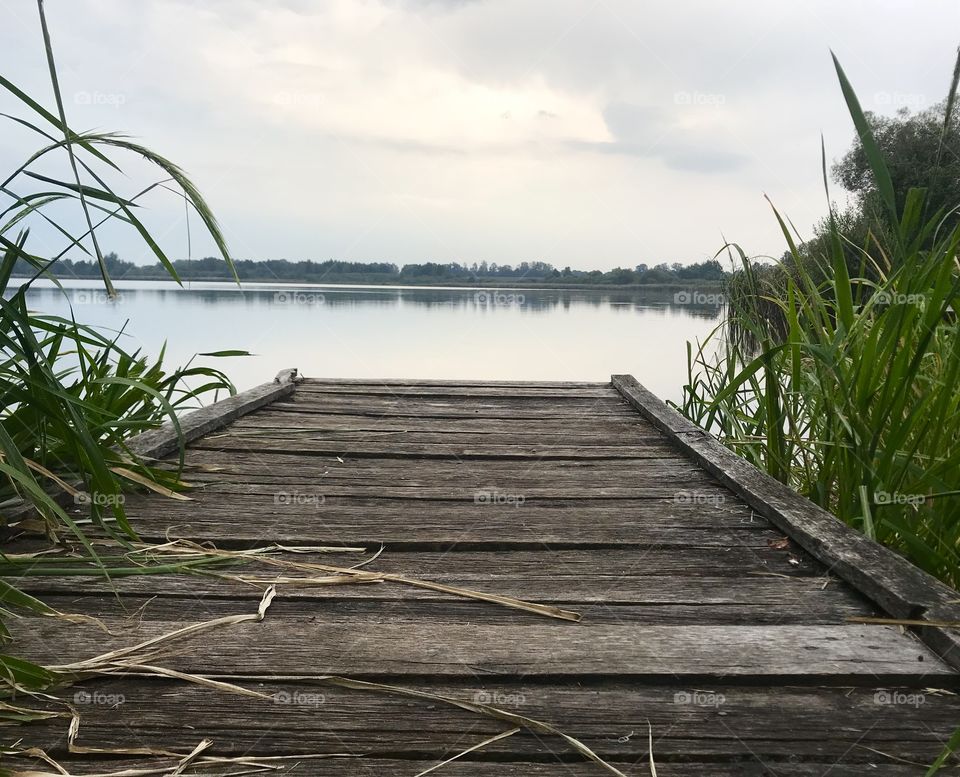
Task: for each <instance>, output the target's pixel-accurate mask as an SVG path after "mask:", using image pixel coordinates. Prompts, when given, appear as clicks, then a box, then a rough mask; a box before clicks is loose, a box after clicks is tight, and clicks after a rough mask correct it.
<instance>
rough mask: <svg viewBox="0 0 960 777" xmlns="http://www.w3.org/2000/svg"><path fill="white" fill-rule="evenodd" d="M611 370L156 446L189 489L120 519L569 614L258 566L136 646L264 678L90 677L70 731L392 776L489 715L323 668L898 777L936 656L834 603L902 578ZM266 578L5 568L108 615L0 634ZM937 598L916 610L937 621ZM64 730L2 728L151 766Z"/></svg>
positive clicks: (197, 599)
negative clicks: (167, 639) (231, 690)
mask: <svg viewBox="0 0 960 777" xmlns="http://www.w3.org/2000/svg"><path fill="white" fill-rule="evenodd" d="M615 385H616V386H617V388H615ZM625 385H626V384H625V383H624V382H623V381H620V380H618V379H617V378H615V379H614V382H613V383H586V384H584V383H578V384H569V383H563V382H540V383H532V384H527V383H520V382H515V381H513V382H511V381H508V382H502V383H496V382H478V381H448V382H444V381H392V380H385V381H377V380H354V381H337V380H326V379H324V380H311V379H308V380H306V381H302V382H300V383H299V384H298V385H296V387H293V386H292V385H291V387H290V389H289V391H290V393H289V394H287V395H286V396H284V397H281V398H280V399H276V400H275V401H272V402H271V403H270V404H269V405H265V406H263V407H260V408H259V409H257V410H255V411H254V412H250V413H248V414H246V415H244V416H243V417H242V418H236V419H233V420H232V422H231V423H229V424H228V425H227V426H225V427H222V428H220V429H217V430H209V429H208V430H205V431H204V432H203V433H201V434H200V436H199V437H198V438H197V439H196V440H195V441H194V442H193V444H191V445H190V446H189V447H188V449H187V452H186V461H187V469H186V474H185V477H186V479H187V480H188V481H189V482H191V483H192V484H193V485H194V488H193V489H191V491H190V492H189V493H190V496H191V497H192V501H190V502H174V501H170V500H166V499H162V498H160V497H159V496H157V495H153V494H149V495H148V494H136V495H133V494H132V495H130V496H129V498H128V500H127V502H126V509H127V512H128V515H129V517H130V520H131V522H132V524H133V525H134V526H135V528H136V529H137V531H138V532H139V533H140V534H141V536H142V537H144V538H147V539H156V540H160V539H163V538H165V537H168V536H171V537H183V538H188V539H192V540H196V541H201V542H213V543H216V544H218V545H220V546H222V547H225V548H245V547H252V546H258V545H265V544H270V543H280V544H283V545H290V546H292V545H344V546H359V547H364V548H367V552H366V553H359V554H358V553H348V552H343V551H339V552H333V553H327V554H297V555H296V556H293V555H292V554H290V555H287V556H285V557H286V558H288V559H292V558H295V559H297V560H299V561H314V562H318V563H326V564H333V565H339V566H349V565H352V564H356V563H358V562H360V561H362V560H364V559H368V558H369V557H370V555H371V554H372V553H374V552H376V551H378V550H380V549H381V545H382V546H383V552H382V554H381V555H380V556H379V558H377V559H376V560H375V561H374V562H373V563H372V564H370V565H368V566H366V567H364V569H366V570H367V571H371V572H377V571H380V572H384V573H389V574H400V575H407V576H410V577H415V578H420V579H424V580H428V581H433V582H436V583H441V584H445V585H451V586H460V587H463V588H467V589H471V590H475V591H479V592H484V593H491V594H501V595H506V596H513V597H517V598H522V599H526V600H530V601H538V602H544V603H549V604H555V605H559V606H563V607H564V608H566V609H571V610H574V611H576V612H578V613H579V614H580V615H581V616H582V621H581V622H580V623H570V622H561V621H553V620H548V619H545V618H542V617H540V616H536V615H533V614H530V613H528V612H521V611H518V610H513V609H507V608H505V607H500V606H497V605H494V604H491V603H489V602H484V601H477V600H469V599H464V598H460V597H456V596H453V595H450V594H448V593H445V592H441V591H435V590H426V589H419V588H414V587H409V586H405V585H402V584H399V583H396V582H389V581H384V582H378V583H372V584H364V585H338V586H329V585H327V586H318V585H311V584H308V583H306V582H304V581H301V582H299V583H294V582H280V583H279V584H278V595H277V597H276V599H275V600H274V602H273V604H272V606H271V607H270V609H269V610H268V612H267V614H266V617H265V619H264V620H263V622H260V623H252V622H247V623H241V624H237V625H233V626H229V627H222V628H219V629H217V630H216V631H212V632H208V633H205V634H203V635H202V636H198V637H195V638H192V639H187V640H183V641H180V642H178V643H177V644H176V645H174V646H172V649H171V651H170V652H169V654H167V655H164V656H163V657H161V658H159V659H157V660H156V661H155V663H158V664H161V665H163V666H167V667H171V668H177V669H181V670H186V671H191V672H198V673H204V674H211V675H215V676H217V677H219V678H220V679H223V680H226V681H228V682H232V683H237V684H239V685H242V686H244V687H247V688H250V689H252V690H255V691H257V692H259V693H263V694H265V696H266V697H267V698H264V699H255V698H249V697H242V696H236V695H232V694H228V693H223V692H218V691H215V690H213V689H210V688H202V687H199V686H196V685H191V684H187V683H183V682H178V681H173V680H169V679H161V678H157V677H144V676H126V677H117V678H92V679H90V680H88V681H86V682H84V683H82V684H81V685H79V686H77V687H76V688H72V689H68V690H67V691H66V697H65V698H66V700H67V701H68V702H69V703H71V704H72V706H73V707H74V708H75V709H77V710H78V712H79V713H80V716H81V722H80V737H79V739H78V744H80V745H86V746H89V747H102V748H117V747H124V746H131V745H133V746H140V747H157V748H164V749H168V750H175V751H178V752H181V753H183V754H186V753H188V752H189V751H190V750H192V749H193V748H194V747H195V746H196V745H197V743H198V742H199V741H200V740H201V739H203V738H204V737H210V738H211V739H212V740H213V742H214V744H213V748H212V749H211V751H209V752H210V753H212V754H215V755H225V756H236V755H241V754H250V755H254V756H261V757H271V756H280V755H291V754H315V753H320V754H325V755H328V756H333V757H330V758H325V759H323V760H312V759H304V760H302V761H300V762H297V761H296V760H294V761H288V762H283V763H282V764H276V765H277V766H282V767H283V768H280V769H278V773H280V774H285V773H292V774H297V775H299V774H303V775H315V774H320V775H330V777H341V775H342V776H343V777H346V775H398V776H399V775H403V776H404V777H413V775H415V774H417V773H418V772H419V771H421V770H422V769H425V768H428V767H429V766H431V765H435V764H436V763H438V762H439V761H440V760H442V759H443V758H445V757H450V756H452V755H455V754H457V753H459V752H461V751H463V750H464V749H466V748H468V747H471V746H472V745H475V744H477V743H479V742H481V741H482V740H484V739H487V738H489V737H491V736H493V735H494V734H496V733H498V732H502V731H503V730H504V729H505V728H506V725H505V724H504V723H503V722H502V721H495V720H491V719H489V718H486V717H483V716H480V715H477V714H475V713H471V712H468V711H466V710H464V709H460V708H457V707H454V706H450V705H447V704H444V703H443V702H442V701H438V700H425V699H413V698H409V697H404V696H397V695H388V694H383V693H371V692H369V691H357V690H348V689H345V688H341V687H334V686H330V685H325V684H323V683H322V682H320V681H319V680H318V679H317V678H318V676H320V675H324V674H327V673H336V674H342V675H347V676H352V677H360V678H368V679H375V680H379V681H382V682H385V683H388V684H391V685H395V686H400V687H404V688H409V689H416V690H422V691H427V692H431V693H437V694H441V695H443V696H447V697H450V698H454V699H463V700H466V701H468V702H471V701H473V702H481V703H490V704H493V705H494V706H499V707H501V708H503V709H505V710H507V711H510V712H514V713H518V714H521V715H526V716H529V717H530V718H533V719H536V720H541V721H545V722H548V723H550V724H553V725H556V726H557V727H558V728H559V729H560V730H562V731H564V732H565V733H567V734H569V735H571V736H575V737H577V738H579V739H580V740H581V741H582V742H583V743H584V744H585V745H587V746H588V747H590V748H592V749H593V751H594V752H596V753H598V754H599V755H600V756H601V757H603V758H605V759H607V760H609V761H610V763H612V764H615V765H616V766H617V768H619V769H621V770H622V771H623V772H624V773H625V774H627V775H629V776H630V777H635V776H638V775H645V774H648V773H649V769H648V767H647V761H648V757H649V755H648V740H647V726H648V723H649V725H650V727H651V728H652V732H653V740H654V743H653V751H654V754H655V757H656V759H657V773H658V774H660V775H661V777H663V775H667V776H668V777H672V776H673V775H681V774H682V775H688V774H710V775H718V777H733V775H747V777H771V776H772V775H779V776H782V777H800V776H801V775H819V776H820V777H822V775H824V774H830V775H831V777H837V776H839V777H854V775H861V774H876V775H880V776H881V777H882V776H883V775H888V776H889V777H904V775H906V774H914V773H917V770H918V768H919V767H918V766H916V764H928V763H930V762H931V761H932V760H933V759H934V758H935V757H936V756H937V755H938V754H939V752H940V750H941V749H942V747H943V743H944V742H945V741H946V739H947V738H948V737H949V736H950V735H951V734H952V732H953V730H954V729H955V728H956V721H957V720H958V719H960V701H958V699H960V696H957V695H955V693H956V692H957V691H960V679H958V678H960V675H958V674H957V672H956V671H955V670H954V668H953V667H951V666H950V665H948V664H947V663H946V662H944V661H942V660H941V659H940V658H938V657H937V655H935V653H934V652H933V651H932V650H931V649H930V648H929V647H928V646H927V645H924V644H923V643H922V642H921V641H920V640H919V639H918V638H917V636H915V635H913V634H912V633H910V632H906V631H903V630H901V629H899V628H897V627H893V626H877V625H860V624H856V623H852V622H851V621H850V619H855V618H862V617H864V616H878V615H881V616H882V615H885V614H890V613H891V612H894V611H895V612H902V611H904V610H903V609H902V608H901V609H897V607H900V605H901V604H903V603H905V602H906V601H907V599H908V598H909V589H908V587H900V588H894V590H893V594H894V595H893V596H892V597H891V598H884V597H882V596H880V597H877V596H875V595H872V594H871V595H869V596H868V595H865V594H864V592H862V590H861V586H859V585H857V584H856V580H855V579H852V578H851V577H849V576H848V577H844V575H843V574H841V570H842V569H843V565H842V563H841V564H839V565H838V563H837V562H838V559H837V558H834V557H832V556H829V555H827V556H824V555H822V554H821V555H818V554H817V553H811V552H809V549H810V547H814V548H815V547H817V546H816V544H815V543H814V544H813V545H811V542H810V538H809V536H808V534H809V533H810V532H811V531H812V530H811V529H810V524H802V525H801V526H800V530H798V533H797V536H796V537H794V536H793V533H792V532H793V528H792V527H793V523H791V521H790V520H784V519H783V518H782V516H781V514H780V513H782V512H783V510H784V509H785V508H784V505H785V504H786V503H784V502H781V501H776V500H774V499H773V498H772V497H769V496H764V494H763V490H762V486H763V484H762V483H759V485H758V488H759V489H760V491H761V494H760V496H758V495H757V494H752V493H748V490H745V489H744V487H743V486H742V485H741V484H739V480H738V478H739V477H740V473H741V470H739V469H736V468H734V469H730V468H729V467H720V466H715V465H712V464H710V463H709V459H710V455H711V453H710V451H709V450H707V449H705V448H703V449H700V448H698V447H697V445H699V443H697V444H696V445H695V444H694V442H692V441H695V440H696V439H697V438H698V437H702V435H700V434H699V433H697V434H694V433H693V432H692V431H691V430H690V428H689V427H688V426H685V423H686V422H684V421H683V419H679V420H678V417H674V416H671V415H670V414H669V413H663V412H662V408H660V407H658V406H653V407H652V409H651V410H650V411H649V412H645V411H643V410H641V412H637V410H638V408H637V407H636V406H635V405H636V404H637V397H636V396H635V395H634V394H631V393H630V392H629V391H628V392H627V395H626V396H623V395H621V390H622V389H623V387H624V386H625ZM634 393H635V392H634ZM640 398H641V400H643V402H647V403H649V402H652V400H649V398H648V397H646V396H645V395H642V396H641V397H640ZM643 402H641V404H643ZM660 404H662V403H660ZM674 415H675V414H674ZM684 446H687V447H684ZM688 448H689V449H690V450H688ZM697 451H699V453H697ZM777 499H778V500H779V499H780V497H779V496H778V497H777ZM801 501H802V500H801ZM787 507H790V509H797V510H799V509H800V508H799V506H798V503H796V502H791V503H790V504H788V505H787ZM778 511H780V512H778ZM77 517H82V513H80V512H78V513H77ZM804 532H807V534H805V533H804ZM827 539H829V537H828V538H827ZM18 542H19V545H14V546H12V549H13V550H16V549H17V547H21V546H22V547H23V548H30V547H32V546H31V545H30V541H28V540H26V539H23V540H20V541H18ZM5 549H6V548H5ZM863 553H865V554H867V555H862V556H859V557H855V556H844V557H842V558H840V559H839V561H845V562H846V563H848V564H854V563H856V561H857V558H860V559H863V560H867V561H869V559H870V558H871V557H870V556H869V553H868V551H867V550H863ZM279 571H280V570H278V569H276V568H265V567H249V568H232V569H230V570H229V572H230V573H231V574H234V575H236V574H242V575H247V576H250V577H253V578H255V579H256V582H249V581H248V582H242V581H240V580H238V579H231V578H224V577H211V576H206V575H204V576H170V575H162V576H160V575H157V576H141V577H124V578H119V579H117V580H115V581H111V582H106V581H101V580H91V579H79V578H73V577H62V576H55V575H51V576H44V577H32V578H29V579H26V580H25V581H20V584H21V585H22V587H23V588H24V589H25V590H27V591H29V592H32V593H34V594H36V595H39V596H41V597H42V598H43V599H44V600H46V601H47V602H49V603H50V605H51V606H53V607H55V608H56V609H57V610H59V611H61V612H68V613H84V614H87V615H92V616H95V617H97V618H100V619H101V621H102V623H103V625H105V626H106V627H107V628H108V629H109V633H107V632H104V631H103V630H102V629H101V628H100V627H98V626H97V625H96V624H95V623H94V622H92V621H88V622H85V623H81V624H73V623H64V622H61V621H57V620H55V619H50V618H37V617H28V618H22V619H18V620H14V621H13V622H12V624H11V626H12V629H13V631H14V636H15V641H14V643H13V651H14V652H15V653H16V654H17V655H22V656H30V657H34V658H38V659H43V660H49V661H54V660H55V661H57V662H63V661H66V660H69V659H71V658H87V657H90V656H93V655H96V654H100V653H103V652H104V651H106V650H109V649H111V648H114V647H118V646H121V645H130V644H135V643H137V642H139V641H141V640H143V639H146V638H148V637H151V636H157V635H161V634H164V633H168V632H169V631H171V630H174V629H178V628H182V627H183V626H185V625H188V624H190V623H196V622H199V621H204V620H208V619H213V618H220V617H223V616H227V615H235V614H239V613H249V612H252V611H253V610H255V608H256V604H257V602H258V601H259V598H260V596H261V593H262V591H263V590H264V589H265V588H266V586H267V585H268V582H269V581H271V580H275V578H276V575H277V573H278V572H279ZM283 574H285V575H291V574H292V575H294V576H296V574H298V573H297V572H291V571H290V570H285V571H284V572H283ZM866 593H868V594H869V593H870V592H869V591H867V592H866ZM897 596H900V597H901V599H902V600H903V601H900V600H898V599H897ZM881 605H891V608H887V607H885V606H881ZM939 606H940V607H941V609H937V608H936V607H934V606H931V607H929V609H927V610H926V611H927V612H929V613H933V612H942V613H943V614H945V615H949V614H950V613H951V612H952V611H951V610H950V607H952V605H950V604H949V603H947V602H941V603H940V605H939ZM929 644H930V645H933V646H934V647H936V644H935V643H934V642H931V643H929ZM76 694H80V695H76ZM84 694H85V695H84ZM111 700H112V702H111ZM121 700H122V701H121ZM118 701H119V703H118ZM66 723H67V721H65V720H61V719H56V720H50V721H44V722H38V723H35V724H32V725H31V726H30V727H29V728H26V729H23V731H24V740H23V744H24V745H34V746H39V747H44V748H46V749H47V750H48V751H49V752H50V753H52V754H55V755H56V756H57V757H58V759H59V760H61V761H62V762H63V763H65V764H66V765H68V766H69V767H70V771H71V773H72V774H77V775H82V774H84V773H98V772H99V773H104V772H106V773H109V771H110V770H111V769H119V768H123V767H124V766H129V767H134V766H148V767H155V766H157V765H158V764H157V761H156V760H149V759H147V760H145V759H140V760H138V761H131V760H129V759H124V758H122V757H121V756H119V755H117V756H101V757H98V756H91V755H82V754H72V755H71V754H69V753H67V752H66V740H65V733H66ZM18 735H19V730H18ZM884 753H887V754H889V755H884ZM167 762H168V763H169V759H168V761H167ZM4 765H5V766H6V764H4ZM224 771H225V773H236V772H238V771H241V769H240V768H239V767H237V766H235V765H234V766H230V767H228V768H227V769H226V770H224ZM184 773H185V774H190V773H191V772H190V770H189V769H188V770H187V771H185V772H184ZM197 773H198V774H199V773H203V774H217V771H216V770H212V769H211V768H210V767H209V766H204V767H203V768H202V770H200V771H198V772H197ZM438 773H440V774H450V775H463V776H464V777H465V776H466V775H471V776H472V775H480V777H494V776H495V775H496V777H500V775H506V776H507V777H520V775H524V777H528V776H531V777H546V775H547V774H551V775H552V774H565V775H576V777H587V776H588V775H594V774H595V775H598V777H599V775H601V774H604V773H607V772H604V770H603V769H602V768H601V767H600V766H598V765H597V764H591V763H588V762H585V761H584V759H583V757H582V756H580V755H578V754H577V753H576V752H575V751H574V750H573V749H572V748H571V747H570V746H569V744H568V743H566V742H564V741H563V740H562V739H561V738H559V737H550V736H544V735H543V734H542V733H541V734H537V735H533V734H530V733H521V734H517V735H515V736H511V737H509V738H507V739H503V740H500V741H498V742H495V743H492V744H490V745H488V746H487V747H484V748H483V749H482V750H480V751H477V752H476V753H472V754H471V755H470V756H468V757H467V758H466V759H465V760H464V761H463V762H454V763H451V764H449V765H446V766H444V767H443V768H442V769H441V770H439V771H438Z"/></svg>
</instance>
